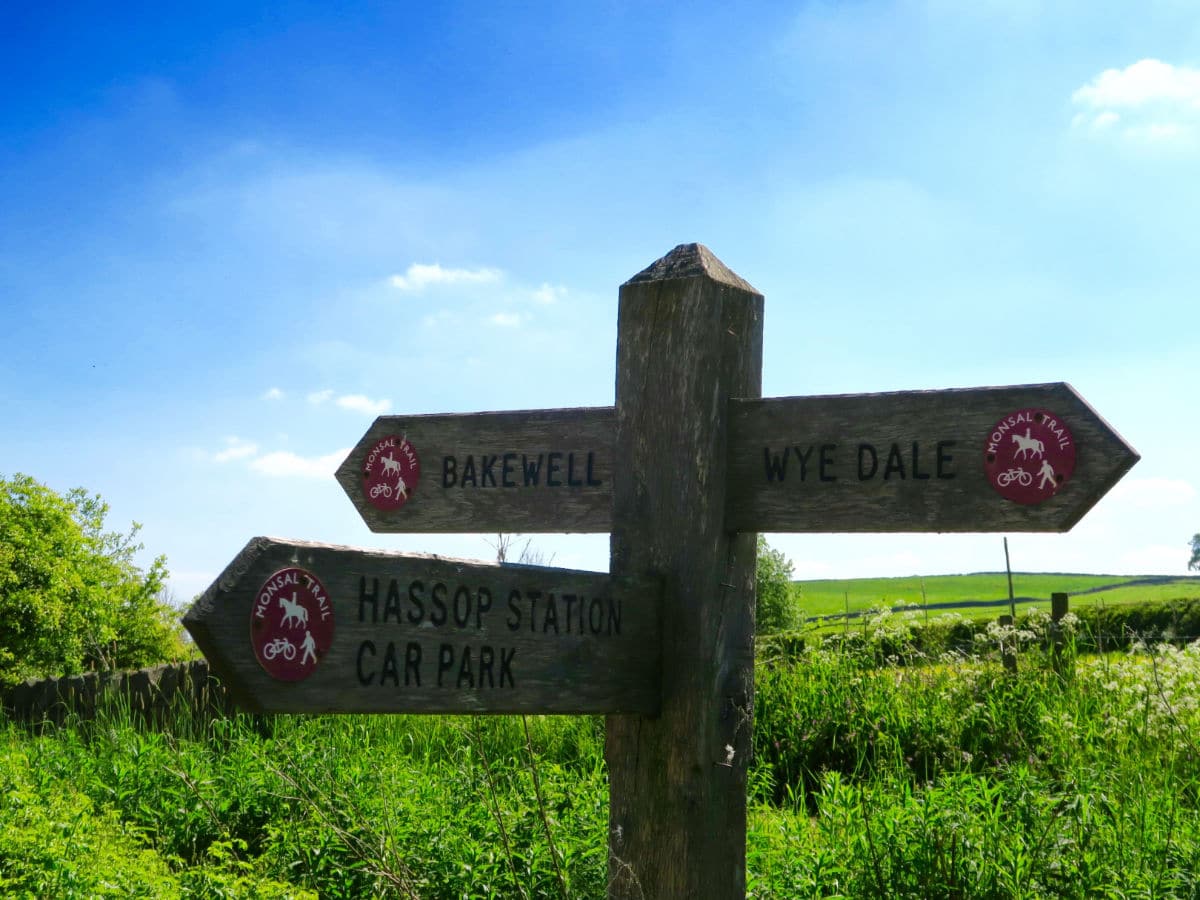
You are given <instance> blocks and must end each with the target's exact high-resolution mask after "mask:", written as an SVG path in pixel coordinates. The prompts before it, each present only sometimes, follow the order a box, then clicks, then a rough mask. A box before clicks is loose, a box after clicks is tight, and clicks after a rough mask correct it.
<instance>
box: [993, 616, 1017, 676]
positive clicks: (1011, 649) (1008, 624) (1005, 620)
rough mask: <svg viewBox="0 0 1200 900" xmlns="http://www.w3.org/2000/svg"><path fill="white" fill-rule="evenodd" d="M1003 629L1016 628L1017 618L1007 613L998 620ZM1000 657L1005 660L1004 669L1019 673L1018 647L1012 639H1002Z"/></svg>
mask: <svg viewBox="0 0 1200 900" xmlns="http://www.w3.org/2000/svg"><path fill="white" fill-rule="evenodd" d="M996 621H997V624H999V626H1000V628H1001V629H1004V628H1015V626H1016V619H1014V618H1013V617H1012V616H1011V615H1010V614H1008V613H1005V614H1004V615H1002V616H1000V618H999V619H997V620H996ZM1000 658H1001V659H1002V660H1003V661H1004V671H1006V672H1011V673H1012V674H1013V675H1015V674H1017V648H1016V647H1015V646H1013V644H1012V643H1011V642H1010V641H1006V640H1001V642H1000Z"/></svg>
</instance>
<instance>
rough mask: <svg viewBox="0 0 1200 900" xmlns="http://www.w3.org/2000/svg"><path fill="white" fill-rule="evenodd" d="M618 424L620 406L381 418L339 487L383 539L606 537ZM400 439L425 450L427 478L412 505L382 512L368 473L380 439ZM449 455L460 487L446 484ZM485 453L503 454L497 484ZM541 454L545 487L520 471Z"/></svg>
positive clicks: (342, 470) (343, 471)
mask: <svg viewBox="0 0 1200 900" xmlns="http://www.w3.org/2000/svg"><path fill="white" fill-rule="evenodd" d="M613 422H614V419H613V408H612V407H611V406H608V407H592V408H588V407H582V408H577V409H541V410H520V411H513V412H482V413H465V414H446V415H432V416H380V417H379V418H378V419H376V420H375V422H374V423H373V424H372V425H371V427H370V428H369V429H368V430H367V433H366V434H365V435H364V436H363V438H362V439H361V440H360V441H359V442H358V444H357V445H355V447H354V449H353V450H351V451H350V454H349V456H347V457H346V459H345V461H344V462H343V463H342V464H341V466H340V467H339V468H338V470H337V480H338V482H339V483H340V484H341V486H342V489H343V490H345V492H346V494H347V496H349V498H350V500H351V502H353V503H354V506H355V508H356V509H357V510H358V512H359V514H360V515H361V516H362V518H363V521H364V522H366V524H367V527H368V528H370V529H371V530H372V531H376V532H427V533H435V532H438V533H440V532H461V533H487V532H495V531H509V532H514V533H525V534H536V533H546V532H605V531H608V530H609V522H610V519H611V511H612V503H611V498H612V481H613V464H612V448H613ZM392 435H401V436H404V437H407V439H408V441H409V442H410V443H411V444H412V445H413V446H414V447H415V448H416V451H417V454H418V456H419V458H420V462H421V475H420V480H419V481H418V483H417V485H416V487H415V489H414V490H413V491H412V495H411V498H410V499H409V500H408V502H407V503H405V504H404V505H403V506H401V507H400V508H399V509H396V510H393V511H382V510H380V509H377V508H376V507H375V506H374V505H372V504H371V502H370V501H369V499H368V498H367V496H366V495H365V493H364V490H363V486H364V481H363V466H364V462H365V457H366V455H367V453H368V452H369V451H370V449H371V448H372V447H373V446H375V444H376V442H377V441H379V440H381V439H383V438H385V437H389V436H392ZM506 453H507V454H512V459H511V462H512V468H513V472H512V475H511V476H510V478H509V484H510V485H511V486H507V487H506V486H505V484H504V481H505V479H504V478H503V476H502V467H503V455H504V454H506ZM552 453H553V454H558V455H557V456H556V458H555V462H556V463H557V465H558V466H559V469H558V473H557V477H555V478H554V479H553V480H554V481H557V482H558V485H557V486H554V485H552V484H549V483H548V480H549V474H550V466H551V460H550V454H552ZM589 453H590V454H591V458H590V463H591V467H590V469H588V468H587V466H588V463H589V458H588V454H589ZM447 456H450V457H454V458H455V459H456V460H457V463H456V472H455V476H456V477H455V483H454V484H453V485H452V486H449V487H448V486H446V485H445V481H446V479H445V478H444V477H443V475H444V472H443V461H444V459H445V457H447ZM467 456H471V457H473V458H474V459H473V463H472V465H473V467H474V468H475V470H476V473H475V478H474V484H472V485H469V486H465V487H464V486H463V485H462V483H461V475H462V473H463V469H464V467H465V459H466V457H467ZM484 456H487V457H499V459H495V460H494V462H493V466H492V468H491V479H490V480H488V479H486V478H485V476H484V475H483V473H482V469H483V465H484V460H483V459H482V457H484ZM539 456H540V457H541V463H540V465H541V470H540V474H539V477H538V484H537V485H536V486H535V485H532V484H531V485H528V486H527V485H526V479H525V478H524V475H523V473H522V472H521V470H520V468H519V467H520V466H521V465H522V462H523V461H529V462H533V461H536V460H537V459H538V457H539ZM522 458H524V460H523V459H522ZM569 459H573V460H574V472H573V479H572V480H574V481H576V482H579V483H578V484H576V485H571V484H568V483H567V481H568V472H567V465H568V460H569ZM587 475H590V478H588V477H586V476H587ZM589 482H590V483H589Z"/></svg>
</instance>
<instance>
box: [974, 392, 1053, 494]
mask: <svg viewBox="0 0 1200 900" xmlns="http://www.w3.org/2000/svg"><path fill="white" fill-rule="evenodd" d="M983 454H984V456H983V458H984V471H985V472H986V473H987V477H988V481H989V482H991V485H992V487H993V488H995V489H996V492H997V493H999V494H1000V496H1001V497H1004V498H1005V499H1007V500H1012V501H1013V502H1015V503H1024V504H1027V505H1032V504H1034V503H1041V502H1042V501H1043V500H1049V499H1050V498H1051V497H1053V496H1054V495H1055V494H1056V493H1058V492H1059V490H1061V489H1062V486H1063V485H1064V484H1066V483H1067V480H1068V479H1070V477H1071V473H1072V472H1074V471H1075V439H1074V438H1073V437H1071V432H1070V430H1069V429H1068V428H1067V426H1066V423H1065V422H1063V420H1062V419H1061V418H1060V417H1059V416H1057V415H1055V414H1054V413H1052V412H1050V411H1049V410H1047V409H1019V410H1017V411H1016V412H1013V413H1010V414H1009V415H1007V416H1005V417H1004V418H1003V419H1001V420H1000V421H999V422H997V423H996V424H995V425H994V426H992V429H991V431H989V432H988V435H987V439H986V440H985V441H984V447H983Z"/></svg>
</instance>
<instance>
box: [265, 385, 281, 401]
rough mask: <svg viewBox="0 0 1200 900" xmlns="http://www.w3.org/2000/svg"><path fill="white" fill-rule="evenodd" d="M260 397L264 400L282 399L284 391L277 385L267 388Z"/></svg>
mask: <svg viewBox="0 0 1200 900" xmlns="http://www.w3.org/2000/svg"><path fill="white" fill-rule="evenodd" d="M262 398H263V399H264V400H282V399H283V398H284V393H283V391H281V390H280V389H279V388H277V387H272V388H267V389H266V391H264V392H263V395H262Z"/></svg>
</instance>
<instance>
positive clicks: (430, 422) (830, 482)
mask: <svg viewBox="0 0 1200 900" xmlns="http://www.w3.org/2000/svg"><path fill="white" fill-rule="evenodd" d="M762 314H763V298H762V296H761V295H760V294H759V293H758V292H757V291H755V290H754V288H752V287H751V286H750V285H749V284H748V283H746V282H745V281H744V280H743V279H741V278H740V277H738V276H737V275H736V274H734V273H733V272H731V271H730V270H729V269H727V268H726V267H725V266H724V265H723V264H722V263H721V262H720V261H719V260H718V259H716V257H714V256H713V255H712V254H711V253H710V252H709V251H708V250H707V249H706V248H705V247H703V246H700V245H698V244H687V245H681V246H679V247H677V248H676V249H675V250H673V251H672V252H671V253H669V254H667V255H666V256H665V257H663V258H662V259H660V260H658V261H657V262H656V263H654V264H653V265H651V266H650V267H649V268H647V269H646V270H644V271H643V272H641V273H639V274H638V275H636V276H634V277H633V278H632V279H630V281H628V282H627V283H626V284H624V285H622V287H621V290H620V309H619V314H618V329H617V330H618V334H617V385H616V404H615V406H613V407H599V408H588V409H570V410H535V411H525V412H502V413H495V412H491V413H476V414H469V415H441V416H386V417H381V418H379V419H377V420H376V421H375V423H374V424H373V425H372V426H371V428H370V430H369V431H368V432H367V433H366V435H364V437H363V438H362V440H361V441H360V442H359V443H358V444H357V445H356V446H355V448H354V449H353V450H352V451H351V453H350V455H349V456H348V457H347V459H346V461H345V462H344V463H343V464H342V465H341V467H340V468H339V469H338V472H337V478H338V481H339V482H340V483H341V485H342V487H343V488H344V489H345V491H346V493H347V494H348V496H349V497H350V499H351V500H352V502H353V503H354V505H355V507H356V508H357V509H358V510H359V512H360V513H361V515H362V517H363V520H364V521H365V522H366V524H367V525H368V526H369V527H370V528H371V529H372V530H374V531H382V532H405V531H407V532H475V533H487V532H495V531H509V532H530V533H532V532H567V531H576V532H610V533H611V547H610V552H611V556H610V572H609V574H608V575H603V574H596V573H581V572H567V571H562V570H555V569H544V568H534V567H505V566H499V567H497V566H487V565H482V564H474V563H465V562H461V561H454V560H444V559H438V558H436V557H413V556H400V555H396V554H385V553H379V552H371V551H364V550H353V549H348V548H334V547H328V546H324V545H318V544H309V543H299V542H280V541H271V540H268V539H264V538H257V539H255V540H254V541H251V543H250V544H249V545H248V546H247V547H246V549H245V550H243V551H242V553H241V554H239V556H238V557H237V558H236V559H235V560H234V561H233V563H231V564H230V566H229V568H228V569H227V570H226V571H225V573H224V574H223V575H222V576H221V578H219V579H218V580H217V582H216V583H214V585H213V586H212V587H211V588H209V590H208V591H207V592H206V593H205V594H204V595H203V596H202V597H201V598H200V600H199V601H197V603H196V604H195V606H194V607H193V608H192V609H191V610H190V611H189V613H188V615H187V616H186V617H185V620H184V622H185V624H186V625H187V627H188V629H189V630H190V631H191V632H192V634H193V635H194V636H195V638H196V641H197V643H198V644H199V645H200V646H201V648H202V649H203V650H204V652H205V655H206V656H208V657H209V660H210V662H212V664H213V667H214V670H215V671H216V672H217V673H218V674H219V675H220V676H221V677H222V678H223V679H224V680H225V681H226V682H227V684H228V685H229V686H230V689H231V690H232V691H233V692H234V693H235V695H236V697H237V698H238V699H239V700H240V701H241V702H242V703H244V704H245V705H246V706H247V707H248V708H251V709H257V710H264V711H277V712H321V711H324V712H400V711H422V712H529V713H557V712H604V713H608V719H607V722H606V729H607V732H606V735H607V736H606V748H605V756H606V761H607V764H608V771H609V781H610V813H609V894H610V896H612V897H621V898H625V897H640V898H671V897H722V898H723V897H740V896H743V895H744V893H745V838H746V776H747V771H748V766H749V762H750V749H751V737H752V734H753V707H754V571H755V548H756V534H755V533H756V532H758V531H803V532H819V531H865V532H885V531H1056V530H1066V529H1068V528H1070V527H1071V526H1072V525H1073V524H1074V523H1075V522H1077V521H1078V520H1079V518H1080V517H1081V516H1082V515H1083V514H1084V513H1085V512H1086V511H1087V510H1088V509H1089V508H1090V507H1091V506H1092V505H1093V504H1095V503H1096V501H1097V500H1098V499H1099V498H1100V497H1101V496H1102V495H1103V494H1104V493H1105V492H1106V491H1107V490H1108V489H1109V488H1111V487H1112V486H1113V485H1114V484H1115V483H1116V482H1117V481H1118V480H1119V479H1120V478H1121V476H1122V475H1123V474H1124V473H1125V472H1126V471H1128V470H1129V468H1130V467H1131V466H1132V465H1133V464H1134V463H1135V462H1136V461H1137V459H1138V456H1137V454H1136V453H1135V452H1134V451H1133V450H1132V449H1131V448H1130V447H1129V446H1128V445H1127V444H1125V443H1124V441H1122V440H1121V438H1120V437H1119V436H1118V435H1117V434H1116V433H1115V432H1114V431H1113V430H1112V429H1111V428H1110V427H1109V426H1108V425H1107V424H1106V423H1105V422H1104V421H1103V420H1102V419H1101V418H1100V417H1099V416H1098V415H1096V413H1094V412H1093V411H1092V410H1091V408H1090V407H1088V405H1087V404H1086V403H1084V401H1083V400H1082V399H1081V398H1080V397H1079V395H1078V394H1076V393H1075V391H1074V390H1073V389H1071V388H1070V387H1069V386H1068V385H1065V384H1048V385H1026V386H1019V387H1008V388H978V389H971V390H952V391H930V392H906V393H891V394H864V395H854V396H827V397H785V398H774V399H759V396H760V393H761V372H762Z"/></svg>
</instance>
